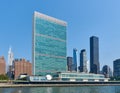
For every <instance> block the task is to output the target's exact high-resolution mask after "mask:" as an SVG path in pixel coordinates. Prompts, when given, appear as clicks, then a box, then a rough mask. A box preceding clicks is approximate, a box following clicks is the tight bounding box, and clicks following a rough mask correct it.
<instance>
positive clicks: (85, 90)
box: [0, 86, 120, 93]
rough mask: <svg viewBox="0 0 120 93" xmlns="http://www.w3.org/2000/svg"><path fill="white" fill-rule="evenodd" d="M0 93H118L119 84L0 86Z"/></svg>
mask: <svg viewBox="0 0 120 93" xmlns="http://www.w3.org/2000/svg"><path fill="white" fill-rule="evenodd" d="M0 93H120V86H77V87H18V88H0Z"/></svg>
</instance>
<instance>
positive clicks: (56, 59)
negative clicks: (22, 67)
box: [32, 12, 67, 75]
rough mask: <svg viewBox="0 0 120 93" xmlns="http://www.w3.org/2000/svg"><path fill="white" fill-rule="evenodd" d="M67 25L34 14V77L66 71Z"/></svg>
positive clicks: (48, 17) (40, 14)
mask: <svg viewBox="0 0 120 93" xmlns="http://www.w3.org/2000/svg"><path fill="white" fill-rule="evenodd" d="M66 26H67V23H66V22H64V21H62V20H59V19H56V18H53V17H50V16H47V15H44V14H42V13H38V12H34V19H33V39H32V40H33V41H32V62H33V64H32V65H33V74H34V75H47V74H53V73H55V72H62V71H66V69H67V58H66Z"/></svg>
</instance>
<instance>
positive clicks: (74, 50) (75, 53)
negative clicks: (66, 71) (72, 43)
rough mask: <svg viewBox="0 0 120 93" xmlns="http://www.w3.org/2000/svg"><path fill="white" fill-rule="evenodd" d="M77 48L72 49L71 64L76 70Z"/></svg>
mask: <svg viewBox="0 0 120 93" xmlns="http://www.w3.org/2000/svg"><path fill="white" fill-rule="evenodd" d="M77 69H78V68H77V49H76V48H74V49H73V65H72V70H73V71H77Z"/></svg>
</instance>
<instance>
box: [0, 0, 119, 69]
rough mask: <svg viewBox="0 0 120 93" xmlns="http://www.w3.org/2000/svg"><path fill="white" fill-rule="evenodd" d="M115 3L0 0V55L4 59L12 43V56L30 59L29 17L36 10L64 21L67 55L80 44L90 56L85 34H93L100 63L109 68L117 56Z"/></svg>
mask: <svg viewBox="0 0 120 93" xmlns="http://www.w3.org/2000/svg"><path fill="white" fill-rule="evenodd" d="M119 3H120V1H119V0H116V1H112V0H106V1H104V0H101V1H95V0H93V1H89V0H87V1H79V0H76V1H74V0H71V1H68V0H66V1H64V0H61V1H55V0H52V1H32V0H29V1H28V0H27V1H15V0H12V1H9V0H6V1H0V10H1V13H0V14H1V17H0V20H1V22H0V31H1V34H0V37H1V39H0V42H1V46H0V55H1V56H2V55H3V56H5V59H6V62H7V53H8V49H9V46H12V50H13V53H14V57H15V58H26V59H28V60H30V62H31V60H32V48H31V46H32V42H31V40H32V18H33V13H34V11H35V10H37V11H39V12H42V13H44V14H47V15H50V16H53V17H55V18H58V19H61V20H65V21H67V22H68V27H67V42H68V43H67V56H72V50H73V48H76V49H78V50H81V49H83V48H84V49H86V51H87V56H88V59H89V60H90V58H89V54H90V52H89V37H90V36H93V35H94V36H97V37H99V41H100V44H99V45H100V47H99V48H100V53H99V55H100V58H99V61H100V67H102V66H103V65H106V64H107V65H109V66H110V67H111V68H113V61H114V60H115V59H118V58H120V49H119V47H120V44H118V42H117V41H118V40H119V39H120V37H119V34H120V31H119V30H120V27H119V25H120V13H119V8H120V6H119ZM60 4H61V6H62V7H61V6H60ZM66 5H67V7H66ZM71 6H73V7H71ZM108 54H109V55H108Z"/></svg>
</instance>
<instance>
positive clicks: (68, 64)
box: [67, 57, 73, 71]
mask: <svg viewBox="0 0 120 93" xmlns="http://www.w3.org/2000/svg"><path fill="white" fill-rule="evenodd" d="M72 63H73V58H72V57H67V67H68V71H72Z"/></svg>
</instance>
